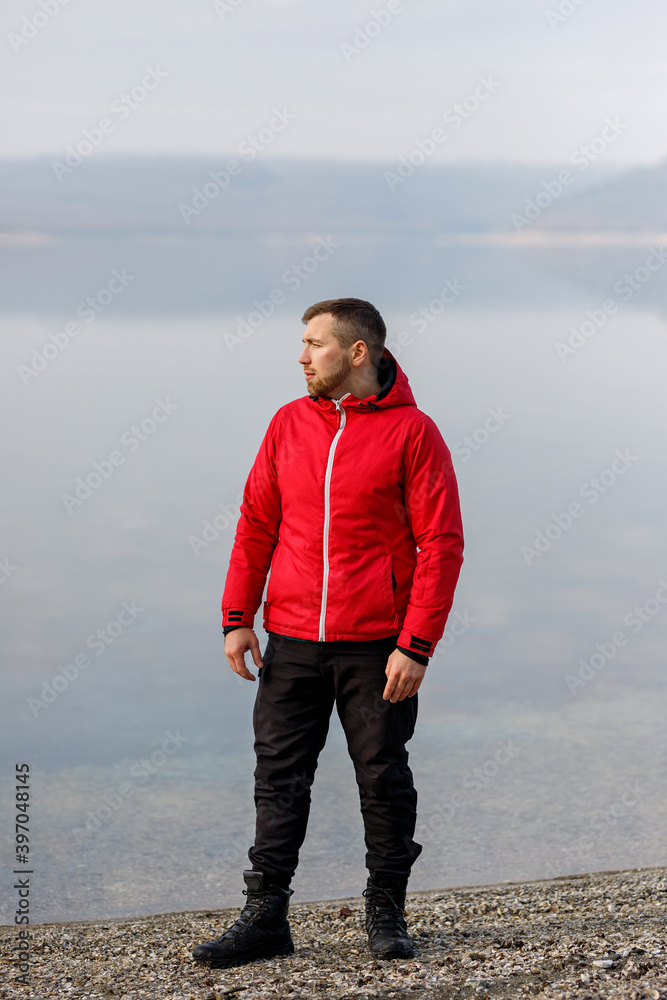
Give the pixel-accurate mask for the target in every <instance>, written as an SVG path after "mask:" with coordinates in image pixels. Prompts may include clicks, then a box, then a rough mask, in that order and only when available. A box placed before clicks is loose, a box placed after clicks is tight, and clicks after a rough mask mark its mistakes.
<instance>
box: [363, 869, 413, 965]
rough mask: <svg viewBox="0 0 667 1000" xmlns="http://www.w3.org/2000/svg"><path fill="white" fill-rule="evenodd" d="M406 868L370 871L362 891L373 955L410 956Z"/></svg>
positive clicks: (411, 945) (379, 956)
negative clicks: (405, 911)
mask: <svg viewBox="0 0 667 1000" xmlns="http://www.w3.org/2000/svg"><path fill="white" fill-rule="evenodd" d="M408 877H409V876H408V875H407V874H406V873H405V872H394V871H389V870H378V871H375V872H371V875H370V877H369V879H368V883H367V887H366V889H364V892H363V895H364V896H365V898H366V930H367V931H368V944H369V947H370V949H371V954H372V955H374V956H375V958H412V957H413V955H414V953H415V948H414V942H413V940H412V938H411V937H410V935H409V934H408V929H407V927H406V924H405V914H404V910H405V890H406V889H407V885H408Z"/></svg>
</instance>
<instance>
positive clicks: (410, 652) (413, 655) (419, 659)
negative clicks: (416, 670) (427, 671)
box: [396, 646, 428, 667]
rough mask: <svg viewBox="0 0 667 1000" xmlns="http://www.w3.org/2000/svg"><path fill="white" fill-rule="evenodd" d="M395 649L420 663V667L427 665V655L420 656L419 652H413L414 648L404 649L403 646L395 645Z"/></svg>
mask: <svg viewBox="0 0 667 1000" xmlns="http://www.w3.org/2000/svg"><path fill="white" fill-rule="evenodd" d="M396 649H400V651H401V652H402V653H405V655H406V656H409V657H410V659H411V660H415V661H416V662H417V663H421V665H422V667H427V666H428V656H422V654H421V653H415V651H414V649H406V648H405V646H397V647H396Z"/></svg>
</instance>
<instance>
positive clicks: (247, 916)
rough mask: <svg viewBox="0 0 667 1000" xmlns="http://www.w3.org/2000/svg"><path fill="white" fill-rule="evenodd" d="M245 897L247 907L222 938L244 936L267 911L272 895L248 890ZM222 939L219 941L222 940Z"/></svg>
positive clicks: (244, 893) (244, 892) (244, 891)
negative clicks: (247, 929) (244, 932)
mask: <svg viewBox="0 0 667 1000" xmlns="http://www.w3.org/2000/svg"><path fill="white" fill-rule="evenodd" d="M243 895H244V896H247V902H246V904H245V906H244V907H243V909H242V910H241V912H240V914H239V916H238V919H237V920H236V921H235V922H234V923H233V924H232V926H231V927H230V928H229V930H228V931H225V933H224V934H222V935H221V938H230V937H234V935H235V934H242V933H243V931H245V930H246V928H248V927H250V925H251V924H254V923H255V921H256V920H257V919H258V918H259V917H260V916H261V915H262V913H263V912H264V910H265V909H266V905H267V903H268V902H269V896H270V893H268V892H262V893H259V892H250V891H249V890H248V889H244V890H243ZM221 938H219V939H218V940H221Z"/></svg>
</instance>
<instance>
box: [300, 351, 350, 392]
mask: <svg viewBox="0 0 667 1000" xmlns="http://www.w3.org/2000/svg"><path fill="white" fill-rule="evenodd" d="M351 371H352V363H351V361H350V360H349V359H348V358H343V360H342V361H341V363H340V364H339V365H338V367H337V368H334V369H333V370H332V371H330V372H327V374H326V375H315V377H314V378H311V379H309V380H308V382H307V386H308V392H309V393H310V395H311V396H330V395H331V393H332V392H334V390H335V389H337V388H338V386H339V385H340V384H341V382H344V381H345V379H346V378H347V377H348V375H349V374H350V372H351Z"/></svg>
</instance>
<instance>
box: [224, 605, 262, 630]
mask: <svg viewBox="0 0 667 1000" xmlns="http://www.w3.org/2000/svg"><path fill="white" fill-rule="evenodd" d="M254 624H255V613H254V611H248V609H247V608H223V609H222V626H223V628H225V626H227V625H237V626H238V627H239V628H252V627H253V625H254Z"/></svg>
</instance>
